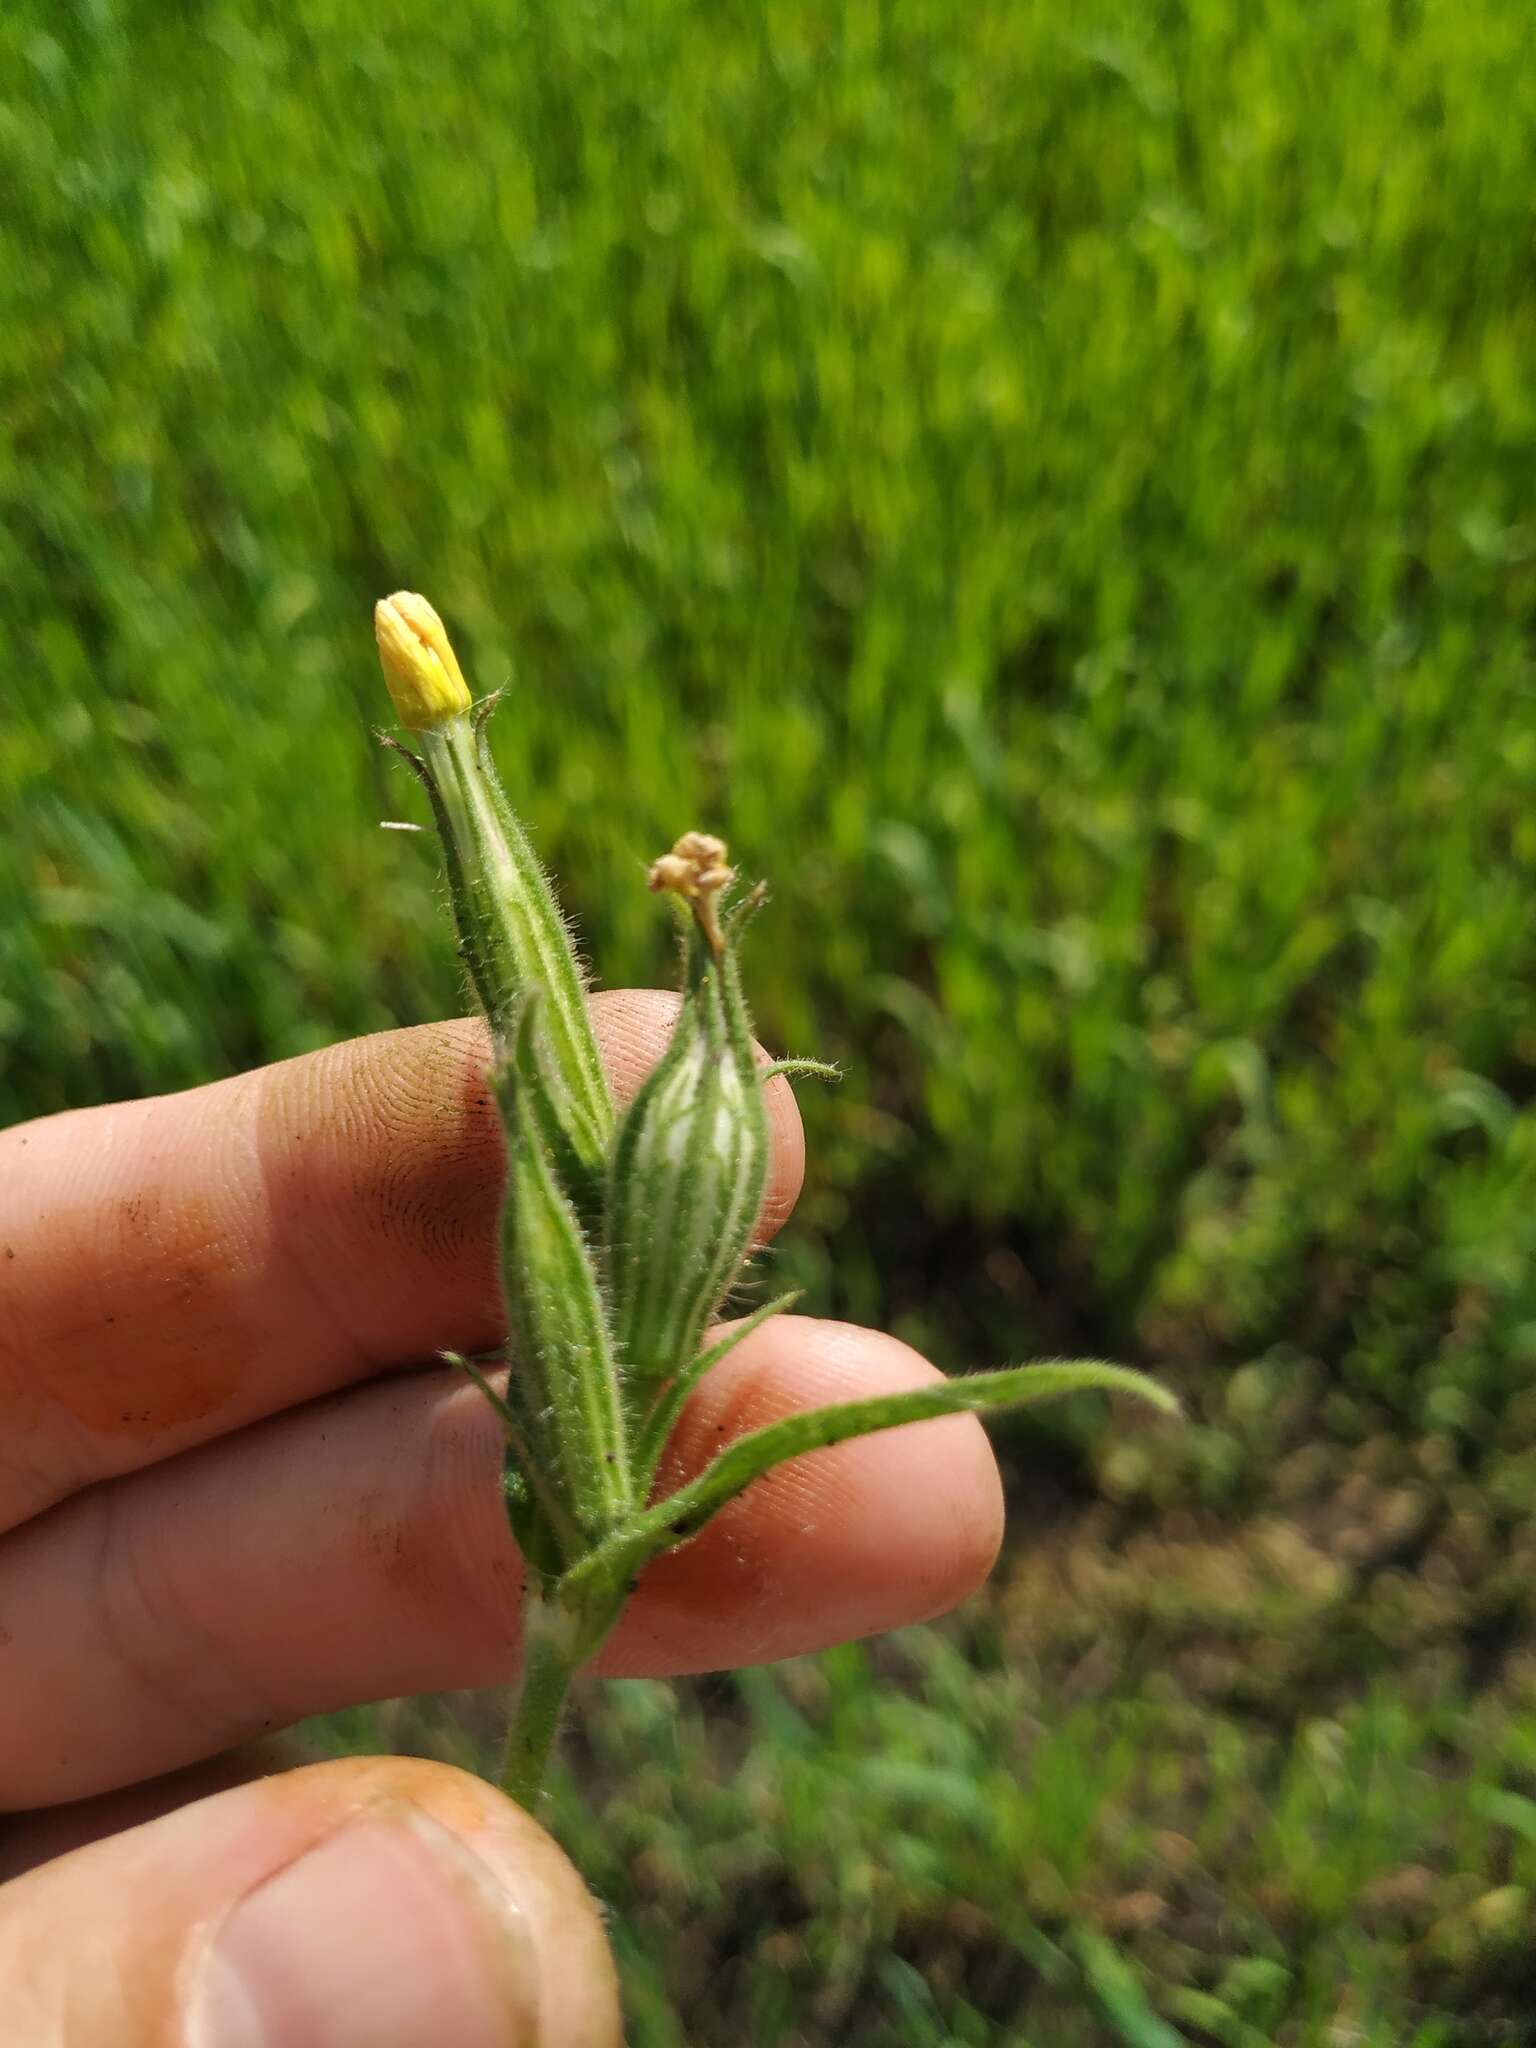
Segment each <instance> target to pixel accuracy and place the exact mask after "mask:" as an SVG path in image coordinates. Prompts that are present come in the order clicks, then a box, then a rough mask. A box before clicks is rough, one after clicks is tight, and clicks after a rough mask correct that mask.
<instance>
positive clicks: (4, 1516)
mask: <svg viewBox="0 0 1536 2048" xmlns="http://www.w3.org/2000/svg"><path fill="white" fill-rule="evenodd" d="M676 1007H677V999H676V997H673V996H666V995H661V994H658V993H655V992H653V991H649V990H621V991H617V992H615V993H613V994H611V995H607V996H599V997H597V998H596V999H595V1001H594V1018H595V1021H596V1024H597V1029H598V1035H599V1038H600V1041H601V1043H602V1046H603V1050H604V1056H605V1058H606V1060H607V1062H608V1065H609V1070H610V1072H611V1074H612V1076H613V1081H614V1086H615V1089H616V1091H617V1092H618V1094H619V1095H620V1097H621V1098H623V1097H625V1096H627V1095H630V1094H632V1093H633V1092H634V1090H635V1089H636V1088H637V1087H638V1085H639V1082H640V1079H641V1077H642V1076H643V1074H644V1073H645V1072H646V1070H647V1069H648V1067H649V1066H650V1065H651V1064H652V1063H653V1062H654V1060H655V1059H656V1057H657V1055H658V1054H659V1053H660V1051H661V1048H662V1046H663V1045H664V1043H665V1041H666V1038H667V1035H668V1033H669V1031H670V1028H671V1022H672V1019H673V1017H674V1016H675V1014H676ZM765 1057H766V1055H765ZM486 1058H487V1049H486V1040H485V1035H484V1032H483V1030H482V1029H481V1027H480V1026H479V1025H478V1024H475V1023H468V1022H465V1023H458V1024H450V1025H441V1026H437V1025H432V1026H426V1027H422V1028H419V1029H416V1030H412V1031H391V1032H385V1033H383V1034H382V1035H380V1036H378V1037H375V1038H363V1039H355V1040H353V1041H351V1042H350V1043H348V1044H345V1045H337V1046H332V1047H330V1048H329V1049H328V1050H326V1051H324V1052H319V1053H312V1054H309V1055H307V1056H306V1057H304V1058H302V1059H296V1060H286V1061H284V1062H282V1063H281V1064H280V1065H278V1066H275V1067H268V1068H264V1069H263V1070H261V1071H260V1072H258V1073H254V1074H245V1075H241V1076H239V1077H238V1078H237V1079H235V1080H232V1081H221V1082H216V1083H214V1084H213V1085H212V1086H210V1087H206V1088H196V1089H193V1090H191V1091H190V1092H189V1093H187V1094H184V1095H172V1096H165V1097H161V1098H159V1099H157V1100H155V1101H150V1102H133V1103H118V1104H113V1105H111V1106H109V1107H107V1108H104V1109H92V1110H82V1111H77V1112H72V1113H70V1114H68V1115H65V1116H59V1117H52V1118H48V1119H46V1120H45V1121H43V1122H41V1123H36V1124H30V1125H23V1126H21V1127H20V1128H19V1129H17V1130H13V1131H9V1132H5V1133H3V1134H0V1530H3V1529H6V1528H13V1527H14V1526H15V1525H16V1524H17V1523H18V1522H21V1521H23V1520H25V1519H26V1517H27V1516H29V1515H33V1514H37V1513H39V1512H40V1511H41V1510H42V1509H43V1508H45V1507H48V1506H51V1505H52V1504H53V1503H54V1502H55V1501H58V1500H62V1499H64V1498H65V1497H66V1496H67V1495H68V1494H70V1493H72V1492H75V1491H77V1490H78V1489H80V1488H81V1487H84V1486H87V1485H90V1484H92V1483H94V1482H95V1481H97V1480H100V1479H104V1478H111V1477H114V1476H116V1475H118V1474H120V1473H123V1472H128V1471H132V1470H135V1469H137V1468H138V1467H139V1466H141V1465H146V1464H150V1463H153V1462H154V1461H156V1460H158V1459H161V1458H165V1457H168V1456H170V1455H171V1454H172V1453H173V1452H176V1451H181V1450H185V1449H186V1448H187V1447H188V1446H190V1445H193V1444H199V1443H205V1442H207V1441H208V1440H209V1439H210V1438H213V1437H218V1436H222V1435H224V1434H226V1433H227V1432H228V1431H230V1430H233V1429H237V1428H240V1427H241V1426H243V1425H244V1424H246V1423H249V1422H252V1421H255V1420H257V1419H259V1418H261V1417H264V1416H268V1415H274V1414H277V1413H278V1412H280V1411H281V1410H282V1409H284V1408H287V1407H291V1406H293V1405H295V1404H296V1403H298V1402H301V1401H308V1400H311V1399H313V1398H314V1396H315V1395H317V1394H323V1393H328V1392H330V1391H332V1390H333V1389H335V1388H337V1387H340V1386H345V1385H348V1384H351V1383H352V1382H354V1381H357V1380H359V1379H363V1378H366V1377H368V1376H370V1375H372V1374H375V1373H378V1372H380V1371H385V1370H389V1369H391V1368H398V1367H401V1366H407V1365H412V1364H416V1363H418V1362H420V1361H421V1360H423V1359H427V1358H431V1357H432V1356H433V1355H434V1354H435V1353H436V1352H437V1351H438V1350H441V1349H454V1350H461V1351H478V1350H484V1349H486V1348H488V1347H489V1346H491V1345H493V1344H494V1343H496V1342H497V1341H498V1340H499V1337H500V1335H501V1304H500V1294H499V1290H498V1285H497V1278H496V1273H497V1260H496V1233H497V1212H498V1207H499V1201H500V1189H501V1178H502V1171H503V1154H502V1139H501V1130H500V1125H499V1123H498V1121H497V1118H496V1115H495V1112H494V1109H493V1107H492V1105H491V1102H490V1097H489V1094H488V1092H487V1089H486V1086H485V1063H486ZM767 1102H768V1108H769V1116H770V1123H771V1127H772V1131H773V1141H774V1142H773V1153H772V1164H771V1169H770V1180H769V1189H768V1194H767V1197H766V1199H765V1203H764V1207H763V1213H762V1218H761V1222H760V1226H759V1228H760V1232H761V1233H762V1234H763V1235H771V1234H772V1232H773V1231H774V1230H775V1229H777V1228H778V1226H779V1224H781V1223H782V1222H783V1220H784V1218H785V1217H786V1216H787V1215H788V1214H789V1212H790V1210H791V1209H792V1208H793V1206H794V1202H795V1198H796V1195H797V1194H798V1192H799V1188H800V1178H801V1173H802V1169H803V1163H804V1152H803V1143H802V1137H801V1130H800V1121H799V1113H798V1111H797V1110H796V1108H795V1103H794V1096H793V1094H792V1092H791V1091H790V1089H789V1087H788V1086H787V1084H786V1083H785V1082H784V1081H783V1080H782V1079H781V1078H780V1079H775V1080H774V1081H772V1082H770V1083H769V1084H768V1095H767Z"/></svg>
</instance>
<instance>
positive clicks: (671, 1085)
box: [603, 833, 768, 1428]
mask: <svg viewBox="0 0 1536 2048" xmlns="http://www.w3.org/2000/svg"><path fill="white" fill-rule="evenodd" d="M651 878H652V887H653V888H667V889H672V890H675V891H676V892H677V893H678V894H679V895H681V896H682V898H683V900H684V901H685V902H686V903H687V905H688V908H689V910H690V911H691V912H692V918H693V921H692V926H691V929H690V930H689V933H688V937H687V941H686V944H685V949H684V971H683V1002H682V1008H681V1010H680V1011H679V1013H678V1019H677V1023H676V1026H675V1027H674V1029H673V1033H672V1037H671V1040H670V1042H669V1044H668V1046H667V1049H666V1051H665V1052H664V1053H663V1055H662V1057H661V1060H660V1062H659V1063H658V1065H657V1066H656V1067H655V1068H654V1069H653V1070H652V1072H651V1074H650V1075H649V1077H648V1078H647V1080H646V1081H645V1083H644V1085H643V1086H642V1088H641V1089H640V1092H639V1094H638V1095H636V1097H635V1099H634V1101H633V1102H632V1103H631V1105H630V1107H629V1109H628V1111H627V1112H626V1114H625V1115H624V1116H623V1117H622V1118H621V1120H620V1123H619V1128H618V1131H617V1134H616V1136H615V1138H614V1143H613V1150H612V1156H611V1164H610V1167H609V1173H608V1187H607V1200H606V1204H605V1207H604V1212H603V1241H604V1250H605V1263H606V1269H607V1278H608V1293H609V1312H610V1316H611V1319H612V1327H613V1333H614V1343H615V1347H616V1350H617V1354H618V1359H619V1366H620V1371H621V1374H622V1376H623V1383H624V1404H625V1409H626V1412H627V1414H628V1415H629V1416H630V1418H631V1422H632V1423H633V1424H634V1425H635V1426H636V1427H637V1428H638V1427H639V1426H640V1425H641V1424H642V1423H643V1422H644V1420H645V1418H646V1416H647V1414H648V1413H649V1411H650V1409H651V1407H652V1406H653V1404H654V1402H655V1399H656V1397H657V1396H658V1395H659V1394H660V1392H661V1391H662V1389H663V1388H664V1387H665V1386H666V1385H667V1383H668V1382H669V1381H673V1380H675V1379H676V1377H677V1375H679V1374H680V1373H683V1372H685V1371H686V1370H687V1368H688V1367H689V1365H690V1364H691V1363H692V1362H693V1360H694V1359H695V1358H696V1357H697V1356H698V1354H699V1350H700V1347H701V1345H702V1342H703V1338H704V1332H705V1330H706V1328H707V1327H708V1325H709V1323H710V1320H711V1318H712V1317H713V1316H714V1315H715V1314H716V1313H717V1312H718V1310H719V1308H720V1305H721V1303H722V1301H723V1299H724V1297H725V1294H726V1292H727V1290H728V1289H729V1287H730V1286H731V1283H732V1282H733V1281H734V1280H735V1278H736V1276H737V1274H738V1272H739V1271H740V1268H741V1263H742V1260H743V1259H744V1258H745V1256H746V1252H747V1247H748V1245H749V1244H750V1242H751V1237H752V1228H753V1225H754V1224H755V1223H756V1221H757V1214H758V1210H759V1208H760V1207H761V1205H762V1199H763V1190H764V1188H765V1186H766V1183H767V1176H768V1118H767V1113H766V1110H765V1108H764V1104H763V1088H762V1077H761V1075H760V1074H759V1072H758V1069H757V1063H756V1060H755V1059H754V1057H753V1052H752V1034H751V1026H750V1023H749V1020H748V1017H747V1011H746V1004H745V1002H744V1000H743V998H742V993H741V982H740V978H739V976H738V973H737V968H736V952H735V944H734V935H733V934H732V933H730V932H727V931H726V930H724V929H722V926H721V922H720V918H719V914H718V910H719V898H720V895H721V893H722V891H723V890H724V889H725V888H727V887H728V886H729V884H730V882H731V881H732V880H733V879H734V876H733V872H732V870H731V869H730V868H728V867H727V866H726V865H725V848H724V846H723V845H722V844H721V842H720V841H719V840H718V839H710V838H707V837H706V836H705V835H704V834H702V833H688V834H686V835H685V836H684V838H682V839H680V840H679V841H678V843H677V845H676V846H675V847H674V848H673V850H672V852H671V853H670V854H667V855H664V856H663V858H662V859H661V860H659V861H658V862H657V863H656V865H655V867H653V868H652V870H651Z"/></svg>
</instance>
